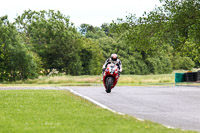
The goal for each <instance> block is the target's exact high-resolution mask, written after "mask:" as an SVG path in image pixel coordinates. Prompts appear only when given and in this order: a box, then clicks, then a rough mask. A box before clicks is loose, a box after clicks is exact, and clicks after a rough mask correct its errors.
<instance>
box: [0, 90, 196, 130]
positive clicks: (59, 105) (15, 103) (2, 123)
mask: <svg viewBox="0 0 200 133" xmlns="http://www.w3.org/2000/svg"><path fill="white" fill-rule="evenodd" d="M0 107H1V111H0V132H1V133H8V132H12V133H23V132H24V133H27V132H28V133H35V132H37V133H40V132H41V133H49V132H54V133H55V132H58V133H62V132H63V133H147V132H148V133H182V132H184V133H192V132H193V131H181V130H178V129H168V128H166V127H164V126H162V125H160V124H156V123H152V122H150V121H144V122H142V121H138V120H136V119H134V118H133V117H130V116H121V115H117V114H114V113H112V112H110V111H108V110H105V109H102V108H100V107H98V106H96V105H93V104H92V103H89V102H87V101H86V100H83V99H81V98H79V97H77V96H74V95H72V94H71V93H69V92H67V91H60V90H1V91H0Z"/></svg>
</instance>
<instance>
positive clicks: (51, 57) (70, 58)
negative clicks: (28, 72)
mask: <svg viewBox="0 0 200 133" xmlns="http://www.w3.org/2000/svg"><path fill="white" fill-rule="evenodd" d="M16 24H17V27H18V30H19V31H20V32H21V35H23V36H26V37H25V38H28V40H30V42H26V43H27V44H29V45H32V44H33V51H35V52H36V53H37V54H38V55H39V56H40V57H41V58H42V62H43V64H44V66H43V67H44V68H45V70H46V71H47V70H48V69H57V70H59V71H61V72H66V74H71V75H79V74H81V72H82V67H81V66H82V63H81V61H80V56H79V52H80V50H81V49H80V48H81V47H80V46H81V44H80V41H78V39H79V38H80V37H81V35H80V34H79V33H78V32H77V31H76V29H75V27H74V26H73V24H71V23H70V22H69V18H68V17H66V16H64V15H63V14H61V13H60V12H59V11H57V12H55V11H53V10H49V11H48V12H47V11H39V12H36V11H31V10H28V11H25V12H24V13H23V14H22V15H21V16H18V17H17V19H16ZM24 41H26V40H24ZM74 68H76V69H74Z"/></svg>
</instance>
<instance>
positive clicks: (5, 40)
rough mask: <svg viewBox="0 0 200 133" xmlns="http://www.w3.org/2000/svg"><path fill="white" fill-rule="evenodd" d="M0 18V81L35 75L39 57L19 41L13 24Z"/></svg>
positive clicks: (22, 78) (4, 18) (33, 76)
mask: <svg viewBox="0 0 200 133" xmlns="http://www.w3.org/2000/svg"><path fill="white" fill-rule="evenodd" d="M0 20H1V21H0V60H1V62H0V66H1V67H0V81H5V80H7V81H14V80H19V79H21V80H24V79H27V78H35V77H37V76H38V73H39V70H40V59H39V58H38V57H37V55H35V54H34V53H33V52H32V51H30V50H29V49H28V48H27V47H26V46H25V45H24V44H22V43H21V42H20V37H19V35H18V32H17V30H16V28H15V26H14V25H13V24H11V23H9V21H8V20H7V17H2V18H0Z"/></svg>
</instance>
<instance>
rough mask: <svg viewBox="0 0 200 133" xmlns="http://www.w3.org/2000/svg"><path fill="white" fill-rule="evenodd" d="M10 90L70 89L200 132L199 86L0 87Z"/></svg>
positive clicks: (143, 116)
mask: <svg viewBox="0 0 200 133" xmlns="http://www.w3.org/2000/svg"><path fill="white" fill-rule="evenodd" d="M4 89H6V90H9V89H12V90H13V89H56V90H71V91H73V93H75V94H79V95H81V96H83V97H87V98H89V99H90V100H93V101H95V102H98V103H100V104H102V105H105V106H106V107H108V108H110V109H112V110H114V111H117V112H121V113H124V114H128V115H131V116H134V117H136V118H139V119H143V120H151V121H153V122H157V123H160V124H163V125H166V126H170V127H174V128H181V129H184V130H196V131H200V87H186V86H171V87H163V86H156V87H147V86H146V87H136V86H117V87H115V88H114V89H113V90H112V92H111V93H106V92H105V90H104V87H103V86H70V87H0V90H4Z"/></svg>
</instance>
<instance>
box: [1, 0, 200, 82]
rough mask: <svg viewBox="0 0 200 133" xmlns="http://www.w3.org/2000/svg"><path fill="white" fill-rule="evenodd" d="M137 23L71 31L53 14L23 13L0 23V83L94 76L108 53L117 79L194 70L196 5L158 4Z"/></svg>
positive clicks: (187, 0)
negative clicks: (116, 63)
mask: <svg viewBox="0 0 200 133" xmlns="http://www.w3.org/2000/svg"><path fill="white" fill-rule="evenodd" d="M161 2H162V6H161V7H156V8H155V9H154V10H153V11H151V12H149V13H146V12H144V15H143V17H140V18H137V17H135V15H134V14H129V15H127V16H126V19H125V20H123V19H117V20H116V21H113V22H112V23H110V24H108V23H104V24H102V26H101V27H94V26H92V25H89V24H81V25H80V27H75V26H74V25H73V23H71V22H70V19H69V17H66V16H65V15H63V14H62V13H60V12H59V11H57V12H55V11H53V10H49V11H39V12H37V11H32V10H27V11H24V13H23V14H22V15H20V16H17V17H16V18H15V22H13V23H10V22H9V20H8V16H2V17H0V81H1V82H2V81H15V80H25V79H27V78H37V77H38V76H39V75H41V74H43V75H46V74H48V73H49V72H50V71H51V70H52V69H56V70H58V71H59V72H60V73H65V74H67V75H97V74H98V75H99V74H101V68H102V65H103V63H104V61H105V60H106V58H108V57H109V56H110V55H111V54H112V53H117V54H118V56H119V58H120V59H121V61H122V64H123V74H164V73H171V72H172V71H173V70H174V69H187V70H188V69H192V68H193V67H200V56H199V54H200V1H199V0H161Z"/></svg>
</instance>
